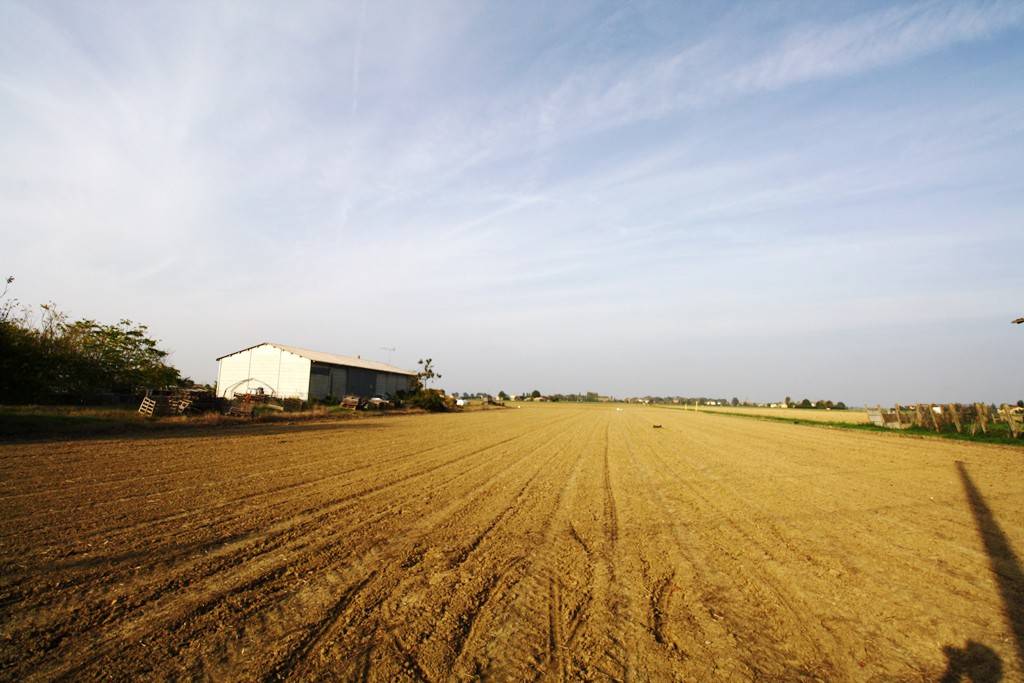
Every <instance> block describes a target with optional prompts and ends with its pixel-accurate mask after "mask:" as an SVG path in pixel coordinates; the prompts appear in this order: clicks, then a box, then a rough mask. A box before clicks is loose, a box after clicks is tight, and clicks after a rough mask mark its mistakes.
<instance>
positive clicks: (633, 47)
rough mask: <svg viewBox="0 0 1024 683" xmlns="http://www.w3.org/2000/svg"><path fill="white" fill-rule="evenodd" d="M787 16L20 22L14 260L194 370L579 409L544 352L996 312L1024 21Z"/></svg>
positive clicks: (893, 11)
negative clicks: (420, 373) (238, 349)
mask: <svg viewBox="0 0 1024 683" xmlns="http://www.w3.org/2000/svg"><path fill="white" fill-rule="evenodd" d="M772 7H773V12H775V11H777V12H782V11H783V10H785V12H788V14H778V13H772V14H769V13H768V12H767V10H765V9H764V8H763V7H760V8H758V7H751V6H749V5H738V6H736V7H732V8H726V9H724V10H721V11H716V12H715V14H714V17H712V18H708V17H703V18H701V21H696V22H695V20H691V19H692V15H690V14H685V13H686V12H690V11H691V9H690V8H688V7H683V6H680V5H676V4H672V3H668V4H665V5H664V6H657V7H655V8H654V10H643V9H642V8H638V7H635V6H632V5H628V6H621V7H618V8H616V9H615V10H614V11H611V12H606V11H604V10H603V9H601V8H599V7H596V6H593V5H590V4H589V3H582V4H578V5H577V4H571V3H564V4H559V5H558V6H557V7H543V6H534V7H522V8H520V7H516V8H514V9H510V8H508V7H505V6H501V5H495V6H487V5H477V6H473V7H472V8H469V9H467V7H466V6H465V5H464V3H457V2H451V3H432V4H431V5H430V6H426V5H423V6H409V5H402V6H401V7H390V6H388V5H381V4H380V3H367V2H362V3H361V4H352V5H348V6H345V5H337V4H335V3H323V4H317V3H314V4H309V5H305V6H303V8H302V9H301V11H296V10H295V9H294V8H287V9H284V8H275V7H273V6H266V5H249V4H243V5H234V4H225V5H191V6H189V5H179V4H150V5H139V6H132V7H127V8H126V7H123V6H113V5H111V6H103V5H99V6H96V7H91V8H89V11H86V10H84V9H81V8H76V7H74V6H64V5H62V6H57V5H48V4H45V3H24V4H19V3H7V4H4V5H3V6H2V7H0V125H2V126H3V129H4V130H5V132H6V134H5V135H3V136H0V157H2V158H4V159H5V160H8V163H5V164H2V165H0V231H2V235H0V237H2V243H3V245H4V249H3V250H2V251H3V252H4V256H6V257H7V259H9V261H10V265H9V266H6V267H8V269H9V270H11V271H13V272H15V274H16V275H18V276H19V278H18V283H19V293H20V296H21V297H22V298H23V299H25V300H29V301H36V300H39V301H42V300H46V299H50V298H55V299H57V300H58V301H59V302H61V303H63V304H65V305H67V306H68V307H69V308H71V309H72V310H73V311H74V312H76V313H81V314H83V315H86V314H87V315H90V316H95V317H111V318H115V317H118V316H121V315H131V316H134V317H137V318H141V319H144V320H146V321H147V322H150V323H152V324H153V325H154V328H155V329H157V330H158V331H159V333H160V334H161V335H163V336H164V337H165V338H167V339H168V340H169V343H170V345H171V346H172V347H173V348H174V349H176V351H177V355H176V358H177V360H178V362H180V363H181V364H182V365H183V366H184V367H185V369H186V371H187V372H189V373H192V374H195V375H197V376H199V377H208V376H209V375H210V372H211V370H210V368H211V367H212V365H211V363H210V362H209V359H210V358H212V357H213V356H215V355H217V354H218V353H219V352H223V351H224V350H225V349H230V348H232V347H233V346H235V345H237V344H240V343H242V344H244V343H246V342H249V341H251V340H252V339H253V338H256V339H262V338H266V337H277V338H281V339H285V340H287V339H291V340H293V341H295V342H296V343H303V344H305V345H309V346H323V347H325V348H331V349H336V350H339V351H350V352H358V351H366V352H367V353H369V352H370V351H372V349H375V348H377V347H379V346H380V345H381V343H383V342H382V341H381V339H378V338H377V336H376V335H383V336H386V337H387V339H386V341H387V343H388V344H389V345H395V344H398V345H399V346H400V348H405V349H408V351H409V353H410V354H411V357H413V359H414V358H415V356H416V355H417V353H418V352H419V351H420V350H423V349H424V348H426V347H432V346H436V347H442V348H461V346H460V345H461V344H463V343H468V342H469V341H473V340H476V341H477V342H479V343H484V342H486V343H487V344H488V345H490V346H489V348H491V349H492V351H495V352H498V351H500V352H502V353H504V354H505V355H506V357H509V358H514V359H518V360H515V362H512V363H511V366H513V367H515V368H516V369H515V370H509V371H508V372H509V375H515V374H517V373H518V374H519V375H527V374H530V373H532V372H534V371H536V372H538V373H540V372H546V373H549V376H550V377H551V378H552V379H551V381H552V382H553V383H554V382H557V381H564V382H570V383H571V382H575V381H577V380H576V379H574V376H573V375H571V373H569V371H568V370H567V369H566V368H565V367H559V366H558V365H557V364H555V365H550V366H549V365H548V364H546V361H545V359H544V358H541V357H539V356H538V355H537V354H539V353H540V351H539V350H536V351H534V350H530V351H529V353H526V352H525V351H522V348H521V347H519V346H517V345H516V343H515V340H516V339H518V338H520V337H521V335H522V334H523V330H534V331H535V332H536V334H538V335H541V336H543V338H544V339H545V340H546V341H547V345H548V347H549V348H550V349H552V350H553V352H558V353H565V352H566V350H567V349H573V348H575V349H581V351H580V352H579V357H580V358H587V357H597V356H599V355H600V353H599V351H600V349H601V348H605V347H616V348H618V347H621V346H623V345H637V344H641V345H643V348H644V349H645V351H644V353H646V354H648V355H649V356H651V357H652V358H653V357H659V356H663V355H665V354H670V353H674V351H672V350H671V349H674V348H676V347H678V346H679V345H686V344H708V343H719V344H722V345H723V348H724V347H729V348H731V347H730V344H732V343H733V339H734V338H735V337H736V335H740V334H743V333H744V330H751V329H752V330H760V332H757V333H755V334H763V335H765V337H766V338H769V337H770V338H771V340H772V341H771V343H776V340H777V339H778V338H780V337H784V336H785V334H787V333H789V334H792V335H794V336H795V337H796V338H799V335H802V334H807V335H811V334H815V335H820V334H824V333H827V332H828V331H829V330H833V331H836V332H835V333H836V334H839V332H838V330H842V334H851V335H854V336H855V333H856V329H863V328H865V327H868V326H870V325H871V324H872V323H874V324H875V325H881V324H890V325H891V324H896V322H897V321H898V320H900V316H902V317H903V320H904V321H917V322H919V323H920V324H922V325H933V324H938V323H937V322H936V321H938V320H940V319H941V318H942V315H943V314H942V313H937V312H936V308H935V302H937V301H941V300H943V298H945V299H946V300H948V301H953V300H954V299H953V298H950V297H952V296H954V295H955V296H961V293H963V292H966V293H964V294H962V296H963V298H964V300H968V299H972V297H973V300H975V301H978V302H981V303H979V304H978V305H977V306H976V307H974V310H975V311H978V312H980V313H979V314H981V315H992V316H995V315H996V312H997V311H999V310H1001V307H1005V306H1007V305H1009V304H1008V303H1007V302H1008V297H1009V295H1008V294H1001V292H1009V291H1012V290H1014V287H1013V285H1015V284H1019V276H1016V275H1014V273H1015V272H1016V271H1015V270H1013V269H1012V268H1011V267H1010V265H1009V260H1008V258H1009V257H1008V256H1006V255H1007V254H1010V253H1013V252H1014V251H1015V250H1016V251H1019V247H1020V246H1022V245H1021V239H1022V237H1021V235H1022V234H1024V233H1022V232H1021V230H1020V225H1019V215H1021V214H1020V211H1021V210H1024V205H1022V202H1021V200H1020V199H1019V196H1024V187H1022V186H1021V181H1020V180H1018V177H1019V174H1017V173H1016V165H1017V161H1018V160H1019V158H1020V154H1021V153H1022V152H1024V139H1022V138H1024V130H1022V124H1021V123H1020V122H1021V121H1024V90H1022V84H1021V81H1020V78H1019V74H1020V73H1022V72H1024V71H1022V69H1024V51H1022V50H1021V49H1020V47H1019V45H1020V43H1019V37H1020V33H1021V27H1022V22H1024V5H1021V4H1020V3H1011V2H957V3H953V2H918V3H910V4H899V5H895V6H885V7H882V8H877V7H876V8H868V9H861V8H856V9H855V10H854V11H852V12H851V11H850V10H848V9H845V10H844V9H841V8H832V7H829V6H820V5H817V6H813V7H800V6H798V5H788V4H783V5H778V6H774V5H773V6H772ZM643 11H654V12H655V13H656V15H657V18H656V19H652V18H651V16H650V15H649V14H642V12H643ZM680 13H683V14H682V15H681V14H680ZM954 49H955V50H958V52H957V53H956V54H957V55H961V54H963V55H964V56H965V57H967V58H965V59H964V60H957V61H956V62H955V63H954V62H953V61H952V60H950V59H948V56H949V55H950V54H952V51H953V50H954ZM1018 190H1019V191H1018ZM1015 197H1017V198H1016V199H1015ZM1015 217H1017V218H1015ZM983 254H986V256H984V257H983V256H982V255H983ZM908 264H909V265H908ZM1015 277H1017V278H1018V279H1017V280H1014V278H1015ZM808 281H814V282H816V283H817V284H816V285H815V287H814V288H813V289H811V288H807V287H804V286H803V285H800V284H799V283H804V282H808ZM182 283H187V284H186V286H182ZM351 283H356V291H358V292H359V293H360V294H359V296H350V295H349V291H350V289H351V287H352V284H351ZM1016 289H1019V287H1017V288H1016ZM796 290H799V291H800V295H799V296H798V295H796V294H794V293H793V292H794V291H796ZM770 292H776V293H777V294H775V295H774V296H773V295H770V294H769V293H770ZM779 292H781V294H778V293H779ZM956 300H957V301H959V299H956ZM221 302H231V303H230V305H223V304H222V303H221ZM901 302H902V303H904V304H906V305H902V306H901ZM382 318H383V320H382ZM268 326H270V327H272V329H268ZM197 329H201V330H203V333H202V334H197V333H196V332H195V330H197ZM275 330H277V331H275ZM428 330H429V331H428ZM438 330H441V332H438ZM399 340H401V341H399ZM467 340H468V341H467ZM495 340H499V341H495ZM414 349H416V350H414ZM531 349H532V347H531ZM424 352H425V351H424ZM736 353H740V351H738V350H737V351H736ZM588 354H591V355H589V356H588ZM400 355H401V352H400ZM398 360H399V361H401V358H398ZM451 363H452V364H453V365H455V367H450V368H448V373H446V374H448V376H449V377H454V378H455V379H456V380H457V381H462V382H465V383H466V384H467V386H465V387H464V388H477V386H476V385H475V384H474V382H480V383H483V384H486V383H487V382H490V381H495V382H497V381H499V379H500V377H499V376H498V375H494V376H493V377H492V376H488V377H481V378H477V377H476V376H470V375H469V373H468V371H467V372H466V373H465V374H462V375H460V372H462V371H461V370H460V369H459V365H458V363H461V361H455V360H452V361H451ZM481 364H484V363H483V361H482V360H481V359H480V358H473V359H469V360H467V361H466V364H465V366H464V367H467V368H468V367H474V368H476V367H480V366H481ZM496 372H497V371H496ZM580 372H581V373H582V372H583V370H580ZM709 372H710V371H709ZM616 377H619V376H616ZM621 377H626V375H625V374H623V375H622V376H621ZM986 377H987V379H986V380H985V381H986V382H988V383H989V385H990V386H993V387H1000V386H1005V381H1004V380H1001V379H998V378H997V377H996V375H995V373H992V374H990V375H987V376H986ZM993 378H994V379H993ZM678 379H679V381H680V382H685V379H686V374H685V372H682V371H681V372H680V374H679V377H678ZM847 379H849V378H847ZM580 381H582V380H580ZM609 381H611V382H619V384H618V385H615V386H609V387H607V389H608V390H617V389H616V387H617V386H618V387H621V390H625V387H626V383H625V382H626V380H625V379H621V378H620V379H611V380H609ZM850 381H852V380H850ZM1000 382H1003V384H1000ZM453 388H460V387H453ZM479 388H483V387H482V386H480V387H479ZM508 388H510V389H511V388H512V387H511V386H509V387H508ZM552 388H561V387H560V386H553V387H552ZM567 388H577V389H578V388H582V387H578V386H570V387H567ZM587 388H601V389H604V388H605V387H587ZM755 389H756V387H755V388H753V389H751V391H754V390H755ZM766 390H767V389H766ZM793 390H794V391H795V390H797V389H796V388H793ZM679 391H684V387H680V388H679ZM845 397H846V398H853V399H855V397H853V396H850V395H846V396H845Z"/></svg>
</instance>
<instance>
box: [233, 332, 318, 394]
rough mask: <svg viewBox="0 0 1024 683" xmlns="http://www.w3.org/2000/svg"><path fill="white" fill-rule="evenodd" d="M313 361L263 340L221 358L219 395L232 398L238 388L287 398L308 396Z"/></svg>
mask: <svg viewBox="0 0 1024 683" xmlns="http://www.w3.org/2000/svg"><path fill="white" fill-rule="evenodd" d="M309 369H310V361H309V359H307V358H303V357H301V356H296V355H295V354H292V353H288V352H287V351H283V350H282V349H279V348H277V347H275V346H271V345H269V344H263V345H262V346H257V347H255V348H252V349H247V350H245V351H241V352H239V353H235V354H232V355H230V356H227V357H225V358H222V359H221V360H220V364H219V369H218V372H217V395H218V396H225V397H227V398H231V397H232V396H233V395H234V394H235V392H244V391H255V390H256V389H257V388H260V387H262V388H263V390H264V391H266V392H270V393H273V394H274V395H275V396H280V397H285V398H291V397H294V398H301V399H303V400H305V399H306V398H308V394H309Z"/></svg>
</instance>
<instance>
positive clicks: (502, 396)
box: [498, 389, 508, 401]
mask: <svg viewBox="0 0 1024 683" xmlns="http://www.w3.org/2000/svg"><path fill="white" fill-rule="evenodd" d="M498 398H500V399H501V400H502V401H507V400H508V394H506V393H505V390H504V389H502V390H501V391H499V392H498Z"/></svg>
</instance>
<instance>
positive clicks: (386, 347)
mask: <svg viewBox="0 0 1024 683" xmlns="http://www.w3.org/2000/svg"><path fill="white" fill-rule="evenodd" d="M380 348H381V350H382V351H387V352H388V365H391V354H392V353H394V352H395V351H397V350H398V349H396V348H395V347H394V346H382V347H380Z"/></svg>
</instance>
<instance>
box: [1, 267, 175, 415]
mask: <svg viewBox="0 0 1024 683" xmlns="http://www.w3.org/2000/svg"><path fill="white" fill-rule="evenodd" d="M11 282H13V278H8V285H9V284H10V283H11ZM5 292H6V290H5ZM12 304H13V302H6V303H5V304H4V305H3V306H0V309H2V310H0V395H2V396H4V398H5V400H7V401H10V402H16V403H18V402H20V403H25V402H49V401H54V400H65V401H66V400H74V401H88V400H90V399H92V398H94V397H96V396H97V395H98V394H103V393H107V392H117V393H134V392H140V391H142V390H144V389H151V388H160V387H165V386H170V385H176V384H178V383H179V382H180V380H181V375H180V373H179V372H178V370H177V369H175V368H174V367H172V366H171V365H169V364H168V363H167V356H168V353H167V352H166V351H164V350H162V349H161V348H159V341H157V340H155V339H152V338H150V337H149V329H148V328H147V327H146V326H145V325H141V324H138V323H134V322H132V321H131V320H120V321H118V323H116V324H113V325H104V324H100V323H97V322H96V321H94V320H78V321H76V322H69V321H68V316H67V314H65V313H64V312H62V311H60V310H59V309H58V308H57V307H56V305H54V304H52V303H48V304H44V305H43V306H41V307H40V317H39V321H38V322H36V321H35V319H34V317H33V316H32V315H31V313H30V312H29V311H28V310H26V309H23V310H22V313H21V314H20V315H14V314H13V310H14V309H13V306H12Z"/></svg>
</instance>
